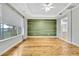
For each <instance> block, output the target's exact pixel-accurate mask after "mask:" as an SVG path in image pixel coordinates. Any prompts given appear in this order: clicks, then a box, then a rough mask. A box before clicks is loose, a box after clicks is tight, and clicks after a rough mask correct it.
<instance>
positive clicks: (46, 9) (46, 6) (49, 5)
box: [42, 3, 54, 12]
mask: <svg viewBox="0 0 79 59" xmlns="http://www.w3.org/2000/svg"><path fill="white" fill-rule="evenodd" d="M52 4H53V3H44V4H43V6H44V7H43V8H42V9H44V10H45V11H46V12H48V11H50V10H51V9H52V8H54V6H52Z"/></svg>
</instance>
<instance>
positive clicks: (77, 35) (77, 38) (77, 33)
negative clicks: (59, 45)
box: [72, 6, 79, 46]
mask: <svg viewBox="0 0 79 59" xmlns="http://www.w3.org/2000/svg"><path fill="white" fill-rule="evenodd" d="M72 43H74V44H76V45H78V46H79V6H78V7H75V8H74V9H72Z"/></svg>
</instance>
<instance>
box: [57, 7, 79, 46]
mask: <svg viewBox="0 0 79 59" xmlns="http://www.w3.org/2000/svg"><path fill="white" fill-rule="evenodd" d="M65 17H68V32H67V34H68V35H67V37H68V39H65V38H63V35H62V33H61V29H62V28H61V19H63V18H65ZM57 28H58V29H57V36H58V37H59V38H60V39H61V38H62V39H63V40H65V41H67V42H69V43H72V44H74V45H76V46H79V6H76V7H75V8H72V9H70V10H66V11H65V12H64V13H63V14H62V15H61V16H59V17H58V18H57ZM64 36H65V35H64Z"/></svg>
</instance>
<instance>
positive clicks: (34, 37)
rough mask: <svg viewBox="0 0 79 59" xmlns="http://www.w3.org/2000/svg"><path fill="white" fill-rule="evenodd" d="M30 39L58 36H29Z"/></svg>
mask: <svg viewBox="0 0 79 59" xmlns="http://www.w3.org/2000/svg"><path fill="white" fill-rule="evenodd" d="M28 38H57V36H28Z"/></svg>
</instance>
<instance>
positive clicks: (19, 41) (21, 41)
mask: <svg viewBox="0 0 79 59" xmlns="http://www.w3.org/2000/svg"><path fill="white" fill-rule="evenodd" d="M20 42H22V40H20V41H18V42H17V43H15V44H13V45H12V46H10V47H9V48H7V49H5V50H4V51H3V52H2V53H0V55H2V54H3V53H5V52H7V51H8V50H10V49H11V48H13V47H14V46H16V45H17V44H19V43H20Z"/></svg>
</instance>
